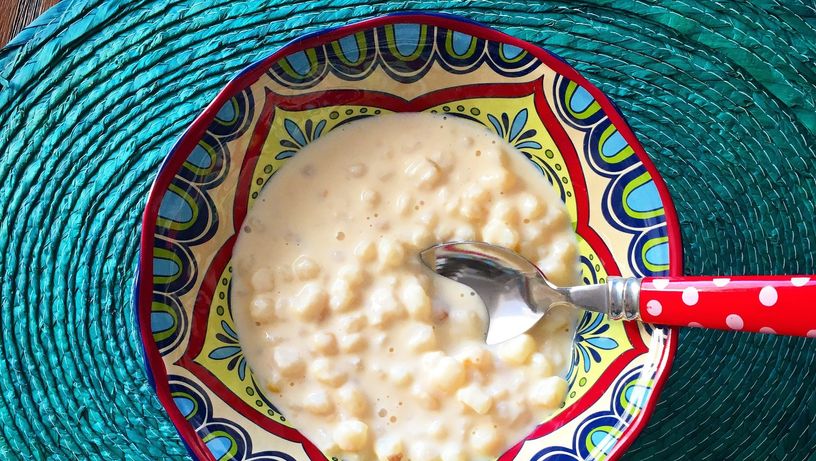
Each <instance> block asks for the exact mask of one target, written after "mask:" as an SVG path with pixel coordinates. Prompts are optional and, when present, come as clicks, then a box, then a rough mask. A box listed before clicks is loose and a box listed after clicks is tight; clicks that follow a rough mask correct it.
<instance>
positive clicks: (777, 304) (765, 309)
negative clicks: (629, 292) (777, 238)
mask: <svg viewBox="0 0 816 461" xmlns="http://www.w3.org/2000/svg"><path fill="white" fill-rule="evenodd" d="M639 306H640V316H641V319H642V320H643V321H645V322H649V323H656V324H661V325H674V326H684V327H685V326H689V327H698V328H714V329H720V330H741V331H751V332H758V333H768V334H780V335H791V336H807V337H810V338H816V276H742V277H665V278H663V277H646V278H644V279H643V280H642V282H641V285H640V299H639Z"/></svg>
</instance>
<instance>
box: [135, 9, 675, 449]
mask: <svg viewBox="0 0 816 461" xmlns="http://www.w3.org/2000/svg"><path fill="white" fill-rule="evenodd" d="M404 111H429V112H436V113H447V114H450V115H452V116H457V117H462V118H466V119H469V120H472V121H474V122H477V123H480V124H483V125H484V126H486V127H489V128H490V129H493V130H495V131H496V133H498V134H499V135H500V136H502V137H503V138H504V139H506V140H507V141H508V142H510V143H511V144H513V145H514V146H515V147H516V148H518V149H519V151H521V152H522V153H523V154H524V155H525V156H526V157H527V159H529V161H530V166H531V168H536V169H537V170H538V171H539V172H540V173H541V174H542V175H544V176H545V177H546V178H547V179H548V180H549V182H550V183H551V184H552V185H553V186H554V187H555V188H556V191H557V192H558V193H559V195H560V197H561V199H562V200H563V201H564V202H565V204H566V205H567V208H568V210H569V213H570V216H571V218H572V223H573V226H574V228H575V230H576V233H577V234H578V236H579V247H580V253H581V269H582V273H583V280H584V283H587V284H589V283H602V282H604V281H605V279H606V278H607V277H608V276H611V275H636V276H646V275H664V274H669V273H670V272H671V273H675V272H677V271H679V260H678V259H677V257H678V255H679V244H680V242H679V239H678V237H677V235H678V234H677V233H676V231H675V229H676V219H675V217H674V215H673V213H672V211H671V205H670V202H668V200H669V199H668V194H667V193H666V191H665V187H664V186H663V183H662V181H661V180H660V178H659V177H658V176H657V173H656V171H655V170H654V168H653V166H652V165H651V163H650V162H649V161H648V159H647V158H646V156H645V154H644V153H643V150H642V148H641V147H640V145H639V144H638V143H637V141H636V139H635V138H634V136H633V134H632V132H631V130H630V129H629V128H628V127H627V126H626V124H625V122H624V121H623V119H622V117H621V116H620V115H619V114H618V113H617V111H616V110H615V109H614V107H613V106H612V105H611V103H610V102H609V101H608V100H607V99H606V98H605V97H604V96H603V95H602V94H601V93H600V92H599V91H598V90H597V89H596V88H594V87H592V86H591V85H589V84H588V83H587V82H586V81H585V80H584V79H583V78H581V77H580V76H579V75H578V74H577V73H576V72H575V71H574V70H573V69H572V68H570V67H569V66H568V65H566V64H565V63H564V62H563V61H561V60H560V59H558V58H557V57H555V56H553V55H551V54H549V53H547V52H545V51H543V50H541V49H538V48H536V47H533V46H531V45H529V44H526V43H524V42H521V41H519V40H516V39H513V38H511V37H508V36H506V35H504V34H501V33H499V32H497V31H494V30H492V29H488V28H486V27H483V26H479V25H476V24H473V23H471V22H468V21H463V20H458V19H455V18H451V17H446V16H439V15H395V16H386V17H382V18H377V19H373V20H369V21H365V22H363V23H359V24H355V25H352V26H348V27H344V28H341V29H336V30H331V31H325V32H321V33H319V34H313V35H310V36H308V37H306V38H303V39H301V40H298V41H297V42H294V43H292V44H290V45H288V46H287V47H285V48H284V49H282V50H281V51H280V52H278V53H276V54H275V55H273V56H271V57H269V58H267V59H265V60H263V61H261V62H259V63H257V64H255V65H253V66H251V67H250V68H248V69H247V70H245V71H244V72H242V73H241V74H240V75H239V76H238V77H236V78H235V79H234V80H233V81H232V82H230V84H229V85H228V86H227V87H226V88H225V89H224V90H223V91H222V92H221V93H220V94H219V96H218V97H217V98H216V100H215V101H214V102H213V103H212V105H211V106H210V107H208V109H207V110H206V111H205V112H204V113H203V114H202V115H201V116H200V117H199V118H198V119H197V120H196V121H195V122H194V123H193V125H192V126H191V127H190V128H189V129H188V131H187V132H186V133H185V135H184V136H183V137H182V139H181V140H180V141H179V143H178V144H177V145H176V147H175V148H174V150H173V152H172V153H171V154H170V156H169V157H168V159H167V161H166V162H165V164H164V165H163V166H162V169H161V172H160V174H159V176H158V178H157V180H156V184H155V185H154V188H153V190H152V192H151V196H150V199H149V202H148V206H147V210H146V212H145V219H144V229H143V238H142V254H141V267H140V274H139V280H138V295H137V300H136V303H137V312H138V315H139V324H140V328H141V331H142V339H143V342H144V348H145V356H146V362H147V366H148V368H149V371H150V375H151V378H152V379H153V380H154V385H155V387H156V391H157V393H158V395H159V398H160V399H161V401H162V403H163V404H164V405H165V407H166V408H167V411H168V413H169V414H170V416H171V419H172V420H173V422H174V424H175V425H176V427H177V428H178V430H179V432H180V433H181V435H182V436H183V438H184V440H185V442H186V443H187V444H188V446H189V447H190V450H191V452H193V453H194V454H195V455H196V456H198V457H199V458H201V459H217V460H243V459H276V460H277V459H287V460H289V459H323V457H322V455H321V454H320V453H319V452H318V450H317V449H316V448H315V447H314V446H313V445H312V444H311V443H310V442H309V441H308V440H306V439H305V438H304V437H302V436H301V435H300V433H299V432H298V431H297V430H296V428H294V427H292V426H291V425H289V423H288V422H287V421H286V418H285V415H282V414H280V413H279V411H278V410H277V409H276V408H275V406H274V404H273V402H270V401H269V400H267V399H266V398H265V397H264V395H263V393H262V392H261V391H260V390H259V387H258V385H257V384H256V382H255V380H254V379H253V376H252V371H251V370H250V369H249V367H248V366H247V363H246V361H245V359H244V357H243V353H242V351H241V347H240V344H239V341H238V334H237V333H236V331H235V328H234V324H233V320H232V314H231V309H232V306H231V305H230V302H229V300H230V296H229V290H230V281H231V266H230V258H231V254H232V245H233V243H234V241H235V237H236V235H237V233H238V231H239V229H240V228H241V224H242V222H243V219H244V216H245V215H246V211H247V210H248V209H249V208H250V207H251V206H252V204H253V202H254V200H255V198H256V197H257V195H258V192H259V191H260V190H261V188H262V187H263V186H264V184H265V183H266V182H267V181H269V180H273V179H272V178H273V176H274V173H275V172H276V171H277V170H278V169H279V168H281V167H282V166H283V165H284V164H285V163H286V161H287V159H288V158H290V157H292V156H293V155H296V153H297V151H298V150H299V149H301V148H302V147H304V146H305V145H307V144H308V143H310V142H312V141H313V140H315V139H317V138H319V137H320V136H321V135H323V134H325V133H328V132H330V131H331V130H333V129H334V128H336V127H337V126H340V125H342V124H344V123H348V122H350V121H353V120H357V119H360V118H364V117H370V116H375V115H378V114H385V113H391V112H404ZM280 199H281V200H288V199H292V198H291V197H281V198H280ZM667 210H668V211H667ZM675 335H676V332H675V331H672V330H669V329H665V328H659V327H655V326H652V325H646V324H636V323H629V324H624V323H622V322H614V321H609V320H608V319H606V318H605V317H603V316H601V315H598V314H591V313H586V314H583V315H582V316H581V318H580V319H579V324H578V327H577V333H576V341H575V345H574V349H573V353H572V357H571V358H570V359H569V363H570V369H569V373H568V375H567V379H568V383H569V390H568V396H567V400H566V402H565V403H564V405H563V407H562V408H561V409H560V410H559V412H557V413H556V414H555V415H554V416H553V417H552V419H550V420H549V421H545V422H542V424H541V425H540V426H538V428H537V429H536V430H535V431H534V432H533V433H532V434H530V436H529V437H528V438H527V439H526V440H524V441H520V442H519V443H518V444H517V445H516V446H514V447H513V448H512V449H511V450H510V451H509V452H508V453H507V454H505V455H504V456H503V458H502V459H513V458H517V459H533V458H535V459H545V458H547V457H550V456H553V457H555V456H562V455H567V456H572V457H575V458H576V459H603V458H607V457H610V456H616V454H617V453H619V452H621V451H622V449H624V448H625V446H626V445H627V444H628V443H629V441H631V438H632V437H634V435H635V434H637V432H638V431H639V430H640V427H641V426H642V425H643V423H644V422H645V419H646V418H645V416H646V414H647V413H648V410H649V408H650V407H651V405H653V403H654V401H655V399H656V396H657V388H658V387H659V384H660V382H662V379H663V378H665V376H666V374H667V373H668V367H669V364H670V362H671V356H672V352H673V345H674V339H675Z"/></svg>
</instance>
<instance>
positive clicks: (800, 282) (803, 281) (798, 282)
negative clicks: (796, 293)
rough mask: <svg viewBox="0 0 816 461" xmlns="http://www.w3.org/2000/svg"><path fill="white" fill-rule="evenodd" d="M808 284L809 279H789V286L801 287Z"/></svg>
mask: <svg viewBox="0 0 816 461" xmlns="http://www.w3.org/2000/svg"><path fill="white" fill-rule="evenodd" d="M808 282H810V277H793V278H791V284H792V285H793V286H795V287H803V286H805V284H806V283H808Z"/></svg>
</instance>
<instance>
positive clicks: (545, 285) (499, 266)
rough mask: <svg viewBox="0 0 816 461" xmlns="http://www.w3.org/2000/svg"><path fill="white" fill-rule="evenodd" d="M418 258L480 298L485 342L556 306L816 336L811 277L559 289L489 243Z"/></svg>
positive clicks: (625, 280) (650, 280)
mask: <svg viewBox="0 0 816 461" xmlns="http://www.w3.org/2000/svg"><path fill="white" fill-rule="evenodd" d="M420 259H421V260H422V262H423V263H424V264H425V265H426V266H428V267H429V268H431V269H432V270H434V271H435V272H436V273H438V274H440V275H442V276H445V277H447V278H449V279H452V280H455V281H457V282H460V283H463V284H465V285H467V286H469V287H471V288H472V289H473V290H474V291H475V292H476V293H477V294H478V295H479V296H480V297H481V298H482V300H483V301H484V303H485V306H486V308H487V313H488V317H489V322H488V329H487V337H486V339H485V341H486V342H487V344H497V343H500V342H503V341H506V340H508V339H511V338H513V337H515V336H518V335H520V334H522V333H524V332H526V331H527V330H529V329H530V328H532V327H533V325H535V324H536V322H538V321H539V320H540V319H541V318H542V317H544V315H545V314H546V313H547V311H549V310H550V309H551V308H552V307H555V306H558V305H568V306H571V307H574V308H576V309H584V310H589V311H593V312H600V313H602V314H605V315H607V316H609V317H610V318H612V319H614V320H642V321H645V322H649V323H658V324H663V325H674V326H692V327H704V328H717V329H731V330H744V331H753V332H760V333H772V334H785V335H796V336H808V337H816V304H814V303H816V276H743V277H647V278H634V277H609V278H608V281H607V282H606V283H604V284H598V285H583V286H574V287H557V286H555V285H553V284H552V283H550V282H549V281H548V280H547V278H546V277H545V276H544V274H542V273H541V271H539V270H538V268H537V267H536V266H535V265H534V264H533V263H531V262H530V261H528V260H527V259H525V258H524V257H522V256H521V255H519V254H518V253H515V252H514V251H512V250H509V249H507V248H504V247H500V246H496V245H491V244H488V243H482V242H447V243H441V244H438V245H434V246H432V247H430V248H427V249H425V250H423V251H421V252H420ZM807 304H810V305H807Z"/></svg>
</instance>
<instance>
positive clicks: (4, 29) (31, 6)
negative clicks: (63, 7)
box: [0, 0, 58, 48]
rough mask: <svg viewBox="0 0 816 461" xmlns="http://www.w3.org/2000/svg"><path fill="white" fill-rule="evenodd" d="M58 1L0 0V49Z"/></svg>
mask: <svg viewBox="0 0 816 461" xmlns="http://www.w3.org/2000/svg"><path fill="white" fill-rule="evenodd" d="M57 1H58V0H0V48H2V47H3V46H5V44H6V43H8V41H9V40H11V39H12V37H14V36H15V35H17V32H20V29H22V28H23V27H25V26H26V25H28V23H30V22H31V21H33V20H34V18H36V17H37V16H39V15H40V14H42V12H43V11H45V10H47V9H48V8H50V7H51V6H53V5H54V4H55V3H57Z"/></svg>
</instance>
